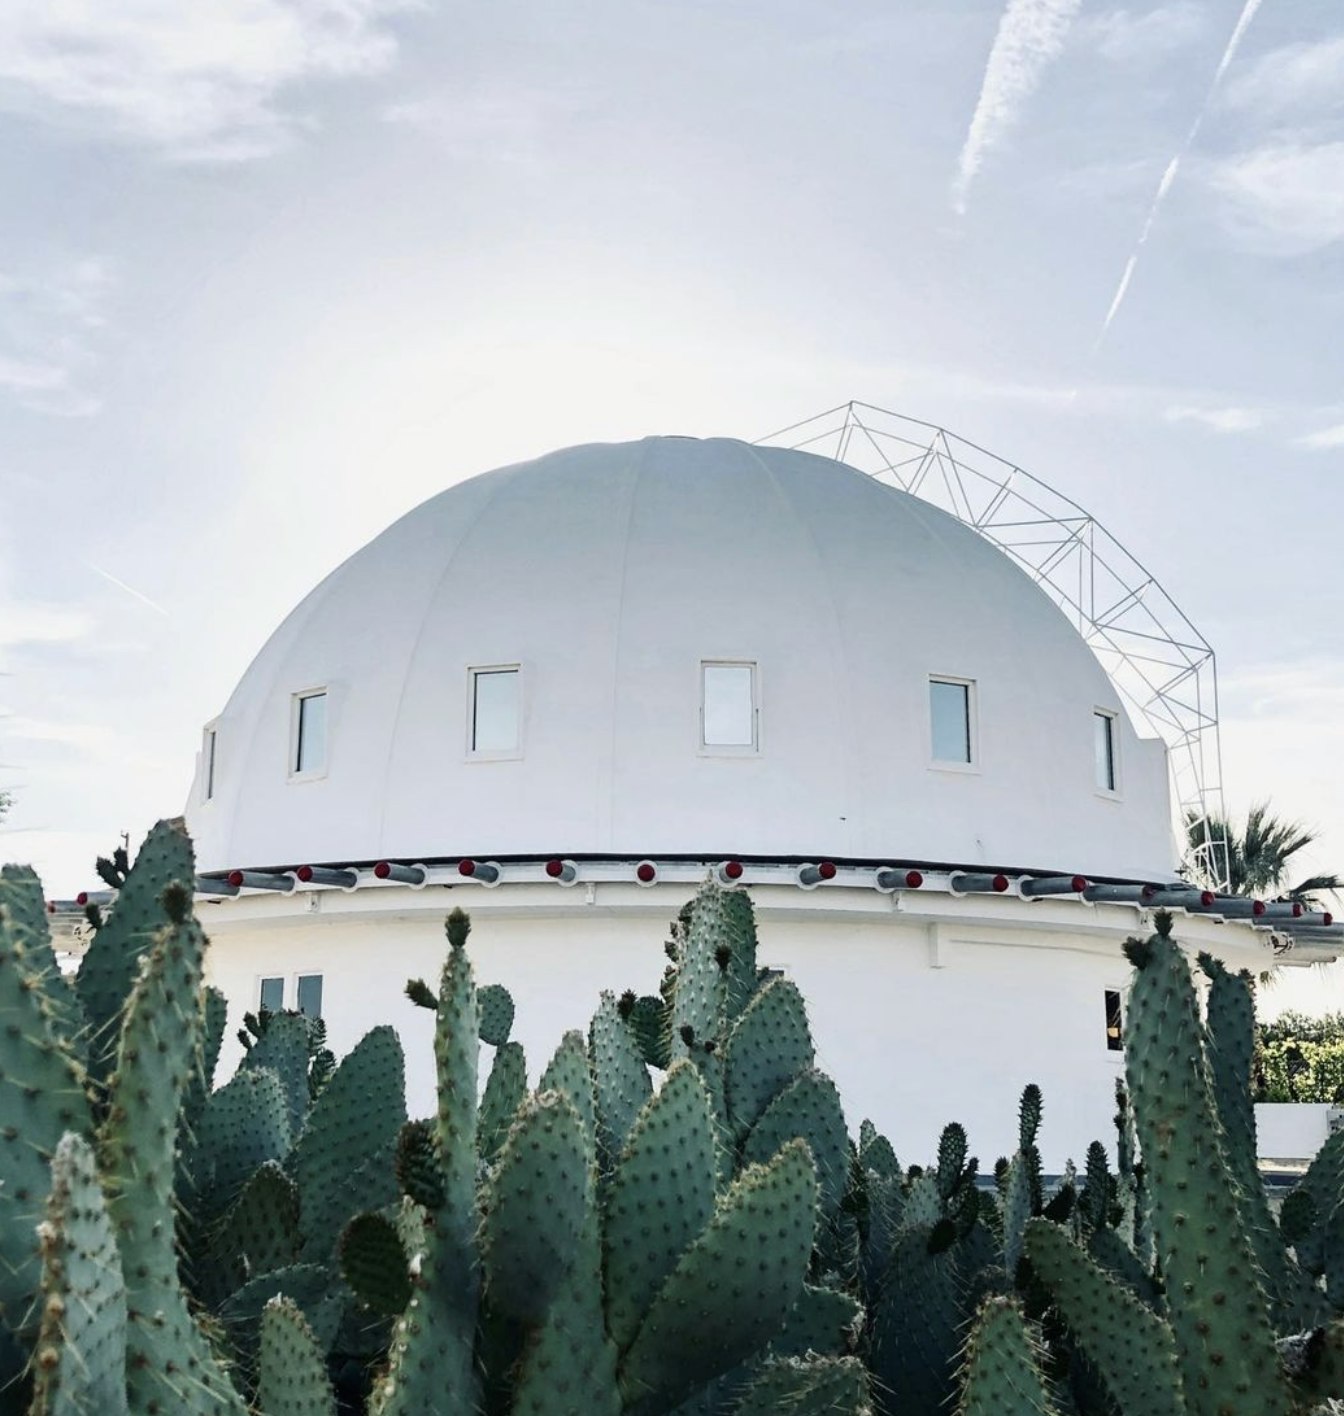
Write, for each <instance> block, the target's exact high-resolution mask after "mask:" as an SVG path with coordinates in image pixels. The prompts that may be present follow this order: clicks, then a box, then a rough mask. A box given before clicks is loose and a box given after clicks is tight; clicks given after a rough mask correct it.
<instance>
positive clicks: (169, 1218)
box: [100, 919, 243, 1416]
mask: <svg viewBox="0 0 1344 1416" xmlns="http://www.w3.org/2000/svg"><path fill="white" fill-rule="evenodd" d="M204 953H205V936H204V935H203V934H202V933H201V928H200V925H199V924H197V923H196V922H195V920H192V919H184V920H182V921H181V922H179V923H176V924H172V925H170V926H168V927H166V928H164V929H162V930H161V931H160V932H159V934H158V935H157V936H156V937H155V939H154V942H153V944H152V946H151V947H150V951H149V955H148V959H147V962H146V966H145V968H144V971H143V972H142V973H141V975H140V977H139V978H138V979H137V980H136V982H135V986H134V988H133V989H132V991H131V997H130V1002H129V1003H128V1005H127V1008H126V1015H125V1022H124V1023H123V1025H122V1030H121V1042H120V1046H119V1048H118V1050H117V1066H116V1072H115V1073H114V1074H113V1076H112V1078H111V1080H110V1085H109V1091H108V1118H107V1123H106V1126H105V1127H104V1131H103V1135H102V1138H101V1145H100V1150H101V1153H102V1157H101V1158H102V1168H103V1174H104V1177H105V1188H106V1191H107V1194H108V1213H109V1215H110V1216H111V1219H112V1224H113V1226H114V1228H115V1230H116V1234H117V1245H118V1248H119V1249H120V1251H121V1266H122V1272H123V1274H124V1275H125V1280H126V1307H127V1314H128V1318H129V1321H128V1323H127V1334H126V1353H127V1360H126V1370H127V1396H128V1399H129V1403H130V1407H131V1409H132V1410H133V1411H134V1412H136V1413H137V1416H140V1413H144V1416H168V1413H170V1412H177V1411H181V1410H183V1409H184V1408H185V1409H190V1410H192V1411H193V1412H200V1413H202V1416H223V1414H224V1413H228V1416H242V1412H243V1404H242V1402H241V1400H240V1399H239V1397H238V1395H237V1393H236V1392H235V1391H234V1389H233V1387H232V1385H231V1384H230V1382H229V1381H228V1379H227V1377H225V1375H224V1373H223V1372H222V1371H221V1370H220V1368H219V1366H218V1365H217V1363H216V1361H215V1358H214V1355H213V1354H212V1353H211V1351H210V1349H209V1347H208V1346H207V1344H206V1341H205V1339H204V1337H203V1336H202V1334H201V1332H200V1330H199V1329H198V1328H197V1326H196V1323H195V1321H194V1320H193V1318H192V1316H191V1313H190V1312H189V1310H188V1307H187V1301H186V1297H185V1295H184V1293H183V1291H182V1287H181V1283H180V1280H179V1277H178V1267H177V1252H176V1246H175V1244H174V1224H173V1216H174V1193H173V1180H174V1159H175V1150H176V1144H175V1143H176V1138H177V1113H178V1109H179V1107H180V1106H181V1104H182V1098H183V1096H184V1095H185V1093H186V1091H187V1087H188V1084H189V1081H190V1076H191V1072H192V1068H193V1066H194V1065H195V1059H196V1055H197V1049H198V1048H199V1045H200V1032H201V1025H202V1008H203V1005H202V997H201V963H202V958H203V956H204Z"/></svg>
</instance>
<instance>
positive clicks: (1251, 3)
mask: <svg viewBox="0 0 1344 1416" xmlns="http://www.w3.org/2000/svg"><path fill="white" fill-rule="evenodd" d="M1260 5H1261V0H1246V3H1245V5H1244V6H1242V10H1241V17H1240V18H1239V19H1238V20H1237V26H1236V28H1235V29H1234V30H1233V31H1232V38H1231V39H1229V40H1228V41H1227V48H1226V49H1224V50H1223V57H1222V58H1221V59H1220V60H1219V61H1218V69H1217V71H1216V72H1215V73H1214V76H1213V82H1212V83H1211V84H1210V85H1209V91H1208V93H1207V94H1205V96H1204V102H1203V104H1202V105H1201V106H1200V110H1199V112H1198V113H1196V114H1195V121H1194V122H1193V123H1192V124H1191V125H1190V131H1189V132H1188V133H1187V134H1186V135H1185V141H1184V142H1183V143H1182V144H1181V146H1180V148H1179V149H1178V150H1177V152H1176V155H1175V157H1173V158H1172V159H1171V161H1170V162H1169V163H1167V166H1166V170H1165V171H1164V172H1163V173H1162V180H1161V181H1160V182H1159V183H1158V184H1157V194H1156V195H1155V196H1154V197H1153V202H1152V205H1151V206H1150V207H1149V208H1148V215H1147V216H1146V217H1145V218H1144V222H1143V229H1142V230H1141V231H1140V232H1139V239H1138V240H1137V241H1136V242H1135V243H1134V249H1133V250H1132V251H1131V252H1130V254H1129V259H1128V260H1127V261H1126V262H1125V269H1124V271H1123V272H1122V274H1121V276H1120V284H1119V285H1117V286H1116V288H1115V294H1114V296H1113V297H1112V298H1111V307H1110V309H1109V310H1107V311H1106V318H1105V319H1104V320H1103V321H1102V322H1101V333H1100V334H1099V335H1097V342H1096V344H1094V345H1093V346H1092V352H1093V353H1094V354H1095V353H1096V352H1097V350H1098V349H1100V348H1101V342H1102V340H1104V339H1105V338H1106V331H1107V330H1109V329H1110V327H1111V321H1112V320H1114V319H1115V317H1116V315H1117V314H1118V313H1119V311H1120V306H1121V305H1123V304H1124V302H1125V296H1126V295H1127V294H1128V293H1129V282H1130V281H1131V280H1132V279H1133V278H1134V268H1135V267H1136V266H1137V265H1138V263H1139V253H1140V252H1141V251H1142V250H1143V248H1144V246H1145V245H1146V244H1147V241H1148V237H1149V236H1150V235H1151V234H1152V230H1153V223H1154V222H1155V221H1156V220H1157V213H1158V210H1159V209H1160V207H1161V206H1162V203H1163V202H1164V201H1166V199H1167V193H1168V192H1169V191H1171V187H1172V183H1173V182H1175V180H1176V174H1177V173H1178V172H1179V171H1180V170H1181V161H1182V159H1183V158H1184V157H1185V155H1186V153H1188V152H1189V151H1190V149H1191V148H1192V147H1193V146H1194V144H1195V139H1196V138H1197V137H1199V130H1200V128H1201V127H1203V125H1204V115H1205V114H1206V113H1207V112H1208V111H1209V105H1210V104H1211V103H1212V102H1213V96H1214V94H1215V93H1217V92H1218V85H1219V84H1220V83H1222V81H1223V75H1224V74H1225V73H1227V68H1228V65H1229V64H1231V62H1232V61H1233V59H1235V58H1236V57H1237V50H1238V49H1240V48H1241V39H1242V36H1243V35H1244V34H1245V33H1246V31H1247V29H1248V28H1249V27H1250V23H1251V21H1252V20H1253V19H1254V18H1255V12H1256V11H1257V10H1258V9H1259V8H1260Z"/></svg>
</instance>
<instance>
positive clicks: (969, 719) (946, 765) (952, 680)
mask: <svg viewBox="0 0 1344 1416" xmlns="http://www.w3.org/2000/svg"><path fill="white" fill-rule="evenodd" d="M936 683H945V684H951V685H953V686H955V687H957V688H964V689H965V690H966V750H967V752H968V753H969V754H970V760H969V761H966V762H954V761H950V760H948V759H946V758H942V757H935V756H934V755H933V753H934V743H933V685H934V684H936ZM979 700H980V694H979V687H978V684H977V681H976V680H975V679H973V678H966V677H965V676H964V675H962V674H932V673H931V674H930V675H929V676H928V681H927V684H926V687H925V691H924V711H925V719H924V721H925V730H926V734H927V736H926V742H927V747H928V759H929V770H930V771H931V772H965V773H971V774H976V773H978V772H979V771H980V770H981V763H980V701H979Z"/></svg>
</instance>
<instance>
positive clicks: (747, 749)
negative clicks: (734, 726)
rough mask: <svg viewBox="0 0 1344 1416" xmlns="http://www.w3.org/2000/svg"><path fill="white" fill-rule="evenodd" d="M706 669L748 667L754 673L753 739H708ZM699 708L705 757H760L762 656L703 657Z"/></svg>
mask: <svg viewBox="0 0 1344 1416" xmlns="http://www.w3.org/2000/svg"><path fill="white" fill-rule="evenodd" d="M706 669H747V670H749V671H750V674H751V741H750V742H749V743H711V742H706V741H705V684H706V674H705V670H706ZM696 679H697V690H698V694H699V697H698V709H697V715H696V741H697V743H698V744H699V747H698V749H697V751H698V753H699V755H700V756H701V757H759V756H760V755H761V665H760V660H758V659H747V658H720V657H714V658H708V659H701V660H700V661H699V664H698V666H697V668H696Z"/></svg>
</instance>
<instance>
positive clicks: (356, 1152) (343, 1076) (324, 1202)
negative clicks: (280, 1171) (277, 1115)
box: [288, 1026, 406, 1262]
mask: <svg viewBox="0 0 1344 1416" xmlns="http://www.w3.org/2000/svg"><path fill="white" fill-rule="evenodd" d="M404 1067H405V1064H404V1061H403V1058H402V1052H401V1043H400V1041H399V1040H398V1038H397V1034H396V1032H395V1031H394V1030H393V1029H392V1028H390V1027H387V1026H383V1027H377V1028H374V1029H373V1030H372V1031H370V1032H368V1033H366V1034H365V1035H364V1036H363V1037H362V1038H361V1039H360V1040H359V1042H358V1043H356V1044H355V1047H354V1048H353V1049H352V1050H351V1051H350V1052H349V1053H348V1054H347V1055H346V1056H345V1058H344V1059H343V1060H342V1061H341V1064H340V1066H339V1067H338V1068H337V1069H336V1072H335V1074H334V1075H333V1076H332V1078H331V1080H330V1081H329V1082H328V1083H327V1085H326V1087H325V1088H324V1089H323V1091H322V1094H321V1096H319V1097H318V1099H317V1101H316V1102H314V1103H313V1109H312V1112H311V1114H310V1115H309V1117H308V1125H307V1127H306V1128H305V1129H304V1132H303V1134H302V1135H301V1136H300V1137H299V1138H298V1142H297V1144H296V1145H295V1146H294V1150H293V1153H292V1156H291V1159H290V1162H289V1164H288V1169H289V1171H290V1173H291V1174H292V1175H293V1176H294V1179H295V1181H296V1182H297V1183H298V1187H299V1213H300V1218H301V1233H302V1239H303V1247H302V1253H303V1255H304V1257H305V1258H307V1259H310V1260H312V1261H314V1262H322V1261H325V1260H326V1259H328V1258H330V1256H331V1254H332V1253H333V1252H334V1250H335V1247H336V1239H337V1236H338V1235H339V1234H340V1232H341V1229H342V1227H343V1226H344V1224H345V1222H346V1220H348V1219H349V1218H350V1217H351V1216H352V1215H354V1214H357V1213H358V1212H359V1211H360V1210H365V1209H376V1208H378V1207H379V1206H380V1205H383V1204H387V1203H389V1202H390V1201H391V1200H392V1199H394V1198H395V1185H394V1182H393V1178H392V1177H393V1172H392V1154H393V1151H394V1148H395V1146H396V1142H397V1133H398V1132H399V1131H400V1129H401V1126H402V1123H403V1122H404V1121H405V1119H406V1103H405V1099H404V1097H405V1092H404ZM380 1156H384V1157H385V1158H384V1159H383V1160H382V1161H378V1160H376V1158H377V1157H380ZM370 1165H373V1166H374V1169H375V1175H374V1177H373V1178H374V1180H375V1186H374V1188H373V1190H372V1192H371V1191H370V1189H369V1188H368V1187H367V1186H360V1187H358V1191H356V1187H354V1186H353V1185H352V1181H354V1180H355V1178H356V1177H359V1176H360V1174H361V1171H363V1170H364V1167H366V1166H370ZM384 1166H385V1176H384V1178H383V1181H382V1190H379V1189H378V1186H377V1178H378V1173H379V1170H380V1167H384ZM367 1174H368V1172H367V1171H364V1176H365V1177H367Z"/></svg>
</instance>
